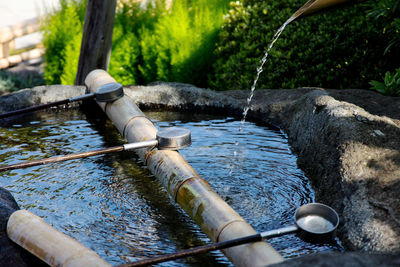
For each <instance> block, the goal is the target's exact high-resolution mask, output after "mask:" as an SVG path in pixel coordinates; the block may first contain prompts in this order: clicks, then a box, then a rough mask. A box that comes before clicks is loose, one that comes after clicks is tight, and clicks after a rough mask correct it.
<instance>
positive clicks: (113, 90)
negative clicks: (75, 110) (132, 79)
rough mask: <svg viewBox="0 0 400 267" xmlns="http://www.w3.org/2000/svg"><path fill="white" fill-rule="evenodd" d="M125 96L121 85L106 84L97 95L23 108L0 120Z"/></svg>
mask: <svg viewBox="0 0 400 267" xmlns="http://www.w3.org/2000/svg"><path fill="white" fill-rule="evenodd" d="M123 96H124V89H123V88H122V85H121V84H119V83H108V84H105V85H103V86H102V87H100V88H99V90H98V91H97V92H95V93H89V94H85V95H81V96H76V97H71V98H68V99H64V100H59V101H55V102H51V103H47V104H42V105H37V106H32V107H27V108H23V109H18V110H14V111H10V112H7V113H3V114H0V119H3V118H6V117H11V116H15V115H19V114H23V113H28V112H32V111H37V110H42V109H46V108H49V107H54V106H59V105H65V104H69V103H72V102H77V101H81V100H87V99H91V98H95V99H96V100H97V101H99V102H113V101H115V100H117V99H119V98H121V97H123Z"/></svg>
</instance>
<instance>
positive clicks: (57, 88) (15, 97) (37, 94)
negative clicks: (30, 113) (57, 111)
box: [0, 85, 86, 113]
mask: <svg viewBox="0 0 400 267" xmlns="http://www.w3.org/2000/svg"><path fill="white" fill-rule="evenodd" d="M85 90H86V88H85V87H84V86H64V85H50V86H38V87H35V89H34V90H31V89H24V90H21V91H18V92H16V93H12V94H6V95H3V96H0V113H3V112H6V111H11V110H16V109H21V108H25V107H28V106H33V105H40V104H45V103H49V102H53V101H58V100H63V99H67V98H70V97H74V96H78V95H83V94H85Z"/></svg>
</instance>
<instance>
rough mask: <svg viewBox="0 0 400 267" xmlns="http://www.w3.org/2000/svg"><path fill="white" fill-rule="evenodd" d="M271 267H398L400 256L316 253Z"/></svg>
mask: <svg viewBox="0 0 400 267" xmlns="http://www.w3.org/2000/svg"><path fill="white" fill-rule="evenodd" d="M270 266H271V267H297V266H313V267H337V266H341V267H365V266H379V267H395V266H400V255H398V254H397V255H396V254H366V253H358V252H347V253H332V252H330V253H318V254H312V255H307V256H303V257H299V258H294V259H290V260H286V261H284V262H282V263H279V264H273V265H270Z"/></svg>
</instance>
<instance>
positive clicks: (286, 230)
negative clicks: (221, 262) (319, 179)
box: [117, 203, 339, 267]
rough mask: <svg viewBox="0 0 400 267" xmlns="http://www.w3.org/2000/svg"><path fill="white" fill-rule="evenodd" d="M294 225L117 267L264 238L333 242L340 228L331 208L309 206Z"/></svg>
mask: <svg viewBox="0 0 400 267" xmlns="http://www.w3.org/2000/svg"><path fill="white" fill-rule="evenodd" d="M294 219H295V224H294V225H291V226H286V227H283V228H279V229H275V230H270V231H265V232H262V233H258V234H255V235H250V236H245V237H240V238H237V239H232V240H227V241H223V242H218V243H214V244H209V245H205V246H200V247H196V248H191V249H187V250H183V251H181V252H176V253H170V254H165V255H162V256H159V257H155V258H151V259H144V260H140V261H137V262H130V263H125V264H121V265H118V266H117V267H133V266H147V265H151V264H156V263H160V262H165V261H170V260H176V259H180V258H184V257H188V256H193V255H197V254H201V253H205V252H208V251H213V250H219V249H225V248H229V247H234V246H238V245H243V244H246V243H252V242H257V241H262V240H263V239H266V238H272V237H277V236H282V235H286V234H291V233H295V232H298V233H299V236H300V237H307V238H311V237H312V238H316V239H318V238H322V240H326V238H327V237H330V238H332V237H333V236H334V232H335V230H336V228H337V227H338V225H339V216H338V214H337V213H336V211H335V210H333V209H332V208H331V207H329V206H327V205H324V204H320V203H310V204H306V205H303V206H301V207H300V208H298V209H297V211H296V213H295V216H294Z"/></svg>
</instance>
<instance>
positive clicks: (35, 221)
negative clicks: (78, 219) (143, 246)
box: [7, 210, 111, 267]
mask: <svg viewBox="0 0 400 267" xmlns="http://www.w3.org/2000/svg"><path fill="white" fill-rule="evenodd" d="M7 235H8V237H9V238H10V239H11V240H12V241H14V242H15V243H17V244H18V245H20V246H21V247H23V248H24V249H26V250H28V251H29V252H31V253H32V254H33V255H35V256H36V257H38V258H40V259H41V260H43V261H44V262H46V263H47V264H49V265H50V266H64V267H69V266H70V267H76V266H92V267H95V266H98V267H100V266H102V267H106V266H107V267H108V266H111V265H110V264H109V263H107V262H106V261H104V260H103V259H102V258H100V256H99V255H97V254H96V253H95V252H94V251H92V250H90V249H88V248H87V247H85V246H83V245H82V244H80V243H79V242H78V241H76V240H75V239H73V238H71V237H69V236H67V235H65V234H63V233H61V232H59V231H57V230H56V229H54V228H53V227H51V226H50V225H48V224H47V223H46V222H45V221H44V220H42V219H41V218H40V217H38V216H36V215H34V214H32V213H30V212H29V211H27V210H17V211H15V212H14V213H13V214H11V216H10V218H9V219H8V223H7Z"/></svg>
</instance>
